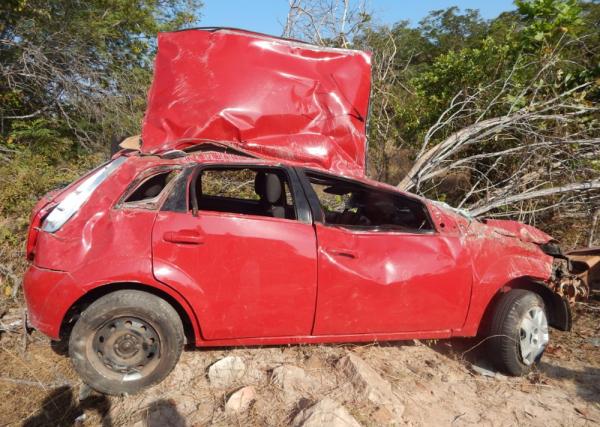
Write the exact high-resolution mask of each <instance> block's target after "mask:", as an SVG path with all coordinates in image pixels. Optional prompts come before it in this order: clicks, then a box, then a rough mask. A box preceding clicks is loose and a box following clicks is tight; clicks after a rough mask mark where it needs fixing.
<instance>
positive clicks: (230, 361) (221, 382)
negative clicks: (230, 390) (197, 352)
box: [208, 356, 246, 388]
mask: <svg viewBox="0 0 600 427" xmlns="http://www.w3.org/2000/svg"><path fill="white" fill-rule="evenodd" d="M244 372H246V365H244V362H243V361H242V359H241V358H239V357H237V356H227V357H225V358H223V359H221V360H219V361H218V362H215V363H213V364H212V365H210V367H209V368H208V379H209V380H210V384H211V385H212V386H214V387H219V388H227V387H231V385H233V384H234V383H235V382H236V381H239V380H240V379H241V378H242V377H243V376H244Z"/></svg>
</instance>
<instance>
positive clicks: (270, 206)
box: [191, 167, 296, 219]
mask: <svg viewBox="0 0 600 427" xmlns="http://www.w3.org/2000/svg"><path fill="white" fill-rule="evenodd" d="M191 191H192V192H194V195H195V200H196V203H197V208H198V210H200V211H215V212H229V213H235V214H242V215H259V216H269V217H274V218H286V219H296V211H295V207H294V202H293V197H292V195H291V193H290V187H289V182H288V178H287V175H286V173H285V171H283V170H282V169H277V168H248V167H244V168H222V167H216V168H204V169H202V170H201V171H200V173H199V175H198V177H197V178H196V182H195V185H194V186H193V188H192V189H191ZM192 207H193V206H192Z"/></svg>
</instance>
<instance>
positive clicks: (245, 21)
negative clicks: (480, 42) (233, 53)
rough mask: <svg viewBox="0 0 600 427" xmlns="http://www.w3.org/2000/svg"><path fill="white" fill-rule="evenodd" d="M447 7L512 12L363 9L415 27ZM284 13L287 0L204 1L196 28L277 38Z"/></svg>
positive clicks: (431, 5)
mask: <svg viewBox="0 0 600 427" xmlns="http://www.w3.org/2000/svg"><path fill="white" fill-rule="evenodd" d="M450 6H459V7H460V8H461V9H463V10H464V9H468V8H471V9H479V11H480V13H481V15H482V16H483V17H484V18H486V19H490V18H495V17H496V16H498V15H499V14H500V13H502V12H504V11H507V10H513V9H515V7H514V5H513V3H512V0H479V1H476V0H466V1H465V0H462V1H457V0H454V1H447V0H416V1H411V0H367V9H368V10H371V11H373V14H374V17H375V20H376V22H377V23H380V24H393V23H395V22H398V21H401V20H409V21H410V22H411V24H413V25H415V24H417V23H418V22H419V21H420V20H421V19H422V18H423V17H424V16H426V15H427V13H428V12H429V11H431V10H435V9H444V8H447V7H450ZM287 10H288V1H287V0H245V1H244V0H204V8H203V10H202V19H201V20H200V25H201V26H204V27H235V28H243V29H246V30H252V31H258V32H261V33H267V34H273V35H280V34H281V30H282V27H283V22H284V21H285V16H286V14H287Z"/></svg>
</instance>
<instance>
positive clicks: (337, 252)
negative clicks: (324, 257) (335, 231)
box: [325, 248, 358, 259]
mask: <svg viewBox="0 0 600 427" xmlns="http://www.w3.org/2000/svg"><path fill="white" fill-rule="evenodd" d="M325 252H327V253H328V254H330V255H333V256H338V257H340V256H341V257H345V258H352V259H353V258H357V257H358V254H357V253H356V251H352V250H350V249H334V248H329V249H325Z"/></svg>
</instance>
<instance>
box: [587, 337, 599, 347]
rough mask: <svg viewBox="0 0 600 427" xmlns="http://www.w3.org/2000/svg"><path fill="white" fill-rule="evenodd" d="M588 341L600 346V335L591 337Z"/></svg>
mask: <svg viewBox="0 0 600 427" xmlns="http://www.w3.org/2000/svg"><path fill="white" fill-rule="evenodd" d="M588 341H589V343H590V344H591V345H593V346H594V347H600V337H591V338H589V339H588Z"/></svg>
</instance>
